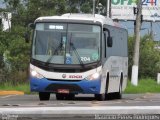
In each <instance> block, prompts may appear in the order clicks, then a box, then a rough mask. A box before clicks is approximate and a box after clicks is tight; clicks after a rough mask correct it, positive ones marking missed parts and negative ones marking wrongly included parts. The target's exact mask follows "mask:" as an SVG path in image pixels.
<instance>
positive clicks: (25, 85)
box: [0, 83, 30, 94]
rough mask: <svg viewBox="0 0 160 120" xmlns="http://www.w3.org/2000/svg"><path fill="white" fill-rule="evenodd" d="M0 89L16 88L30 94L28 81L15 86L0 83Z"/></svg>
mask: <svg viewBox="0 0 160 120" xmlns="http://www.w3.org/2000/svg"><path fill="white" fill-rule="evenodd" d="M0 90H16V91H23V92H24V93H25V94H30V87H29V84H28V83H23V84H18V85H15V86H13V85H12V84H11V83H4V84H1V85H0Z"/></svg>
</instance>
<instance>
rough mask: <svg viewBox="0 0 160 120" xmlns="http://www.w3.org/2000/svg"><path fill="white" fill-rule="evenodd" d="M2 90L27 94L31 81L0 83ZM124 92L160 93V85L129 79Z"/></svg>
mask: <svg viewBox="0 0 160 120" xmlns="http://www.w3.org/2000/svg"><path fill="white" fill-rule="evenodd" d="M0 90H17V91H23V92H24V93H25V94H30V87H29V83H24V84H18V85H16V86H13V85H12V84H11V83H4V84H1V85H0ZM124 93H127V94H132V93H133V94H136V93H160V85H158V84H157V82H156V81H155V80H153V79H141V80H139V82H138V86H133V85H132V84H131V82H130V81H128V85H127V88H126V90H125V92H124Z"/></svg>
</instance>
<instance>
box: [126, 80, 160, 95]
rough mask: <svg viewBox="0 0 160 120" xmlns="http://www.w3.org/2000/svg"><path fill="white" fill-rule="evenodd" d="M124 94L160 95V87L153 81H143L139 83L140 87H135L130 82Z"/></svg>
mask: <svg viewBox="0 0 160 120" xmlns="http://www.w3.org/2000/svg"><path fill="white" fill-rule="evenodd" d="M124 93H128V94H130V93H160V85H158V84H157V81H155V80H153V79H141V80H139V81H138V86H133V85H132V84H131V82H130V81H128V85H127V88H126V90H125V92H124Z"/></svg>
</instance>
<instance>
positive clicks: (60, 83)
mask: <svg viewBox="0 0 160 120" xmlns="http://www.w3.org/2000/svg"><path fill="white" fill-rule="evenodd" d="M100 86H101V80H100V79H96V80H86V79H83V80H79V81H78V80H75V81H73V80H72V81H71V80H67V81H66V80H56V79H54V80H50V79H46V78H42V79H38V78H33V77H31V78H30V87H31V91H32V92H51V93H58V90H59V89H62V90H63V89H64V90H68V91H69V93H74V94H78V93H83V94H99V93H100Z"/></svg>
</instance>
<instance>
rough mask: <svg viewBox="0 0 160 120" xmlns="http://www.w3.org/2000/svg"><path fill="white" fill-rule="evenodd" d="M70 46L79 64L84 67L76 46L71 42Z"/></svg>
mask: <svg viewBox="0 0 160 120" xmlns="http://www.w3.org/2000/svg"><path fill="white" fill-rule="evenodd" d="M70 46H71V47H72V48H73V50H74V52H75V53H76V55H77V58H78V60H79V63H80V65H81V66H82V67H84V63H83V61H82V60H81V57H80V55H79V54H78V51H77V49H76V47H75V46H74V44H73V43H72V42H70Z"/></svg>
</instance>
